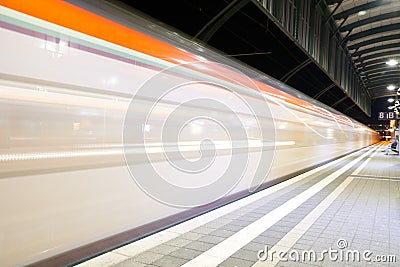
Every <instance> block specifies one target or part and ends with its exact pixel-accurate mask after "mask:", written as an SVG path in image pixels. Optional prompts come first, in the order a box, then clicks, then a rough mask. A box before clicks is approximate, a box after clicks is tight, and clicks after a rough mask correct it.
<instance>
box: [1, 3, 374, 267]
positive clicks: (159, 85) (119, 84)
mask: <svg viewBox="0 0 400 267" xmlns="http://www.w3.org/2000/svg"><path fill="white" fill-rule="evenodd" d="M1 4H2V5H1V7H0V10H1V30H0V36H1V42H0V51H1V52H0V53H1V62H0V92H1V93H0V102H1V105H0V129H1V131H0V166H1V168H0V214H1V220H0V262H1V266H23V265H29V264H35V263H38V262H42V263H43V262H46V260H47V261H48V262H51V260H52V259H53V260H54V262H57V261H56V259H60V257H58V258H57V256H59V255H64V256H65V255H66V258H67V259H69V260H71V261H76V262H79V260H80V259H82V257H86V256H90V255H95V254H96V253H100V252H101V251H98V250H99V248H102V249H103V250H107V248H112V247H113V246H114V247H115V246H117V245H118V244H117V243H116V240H118V242H119V244H121V243H123V242H129V241H130V240H134V239H137V238H140V237H142V236H145V235H147V234H149V233H151V232H154V231H157V230H159V229H162V228H164V227H167V226H169V225H172V224H174V223H176V222H178V221H182V220H185V219H187V218H189V217H190V216H194V215H196V214H199V213H201V212H205V211H206V210H207V209H210V208H213V207H216V206H218V205H222V204H223V203H227V202H228V201H232V200H235V199H237V198H239V197H242V196H244V195H246V194H250V193H251V192H253V191H254V190H256V189H260V188H263V186H264V187H265V186H266V185H267V186H268V185H271V184H274V183H276V182H278V181H280V179H282V177H286V178H287V177H290V176H291V175H293V174H295V173H298V172H301V171H302V170H304V169H307V168H311V167H313V166H316V165H318V164H321V163H323V162H326V161H328V160H331V159H334V158H336V157H339V156H342V155H345V154H347V153H349V152H352V151H355V150H357V149H360V148H363V147H365V146H368V145H371V144H373V143H375V142H377V141H378V134H377V133H376V132H374V131H372V130H371V129H370V128H368V127H366V126H364V125H362V124H360V123H358V122H357V121H354V120H352V119H350V118H348V117H346V116H344V115H343V114H340V113H339V112H337V111H335V110H333V109H331V108H329V107H327V106H325V105H323V104H321V103H319V102H317V101H315V100H312V99H311V98H309V97H307V96H306V95H304V94H302V93H300V92H298V91H296V90H294V89H292V88H289V87H287V86H286V85H284V84H282V83H280V82H279V81H276V80H274V79H272V78H270V77H268V76H267V75H265V74H263V73H260V72H258V71H256V70H254V69H252V68H250V67H248V66H246V65H243V64H241V63H240V62H238V61H234V60H232V59H229V58H227V57H224V55H223V54H221V53H219V52H218V51H215V50H213V49H210V48H207V47H204V46H202V45H201V44H199V43H196V42H193V41H190V40H189V39H188V38H186V37H185V36H183V35H182V34H180V33H177V32H174V31H172V30H168V29H164V28H161V27H160V26H157V25H156V24H154V23H152V22H151V21H148V20H146V19H144V18H142V17H140V16H138V15H135V14H133V13H132V12H128V11H126V10H124V9H123V8H121V7H119V6H118V5H117V4H115V3H112V2H110V1H94V0H92V1H75V0H71V1H59V0H35V1H13V0H2V1H1ZM265 153H267V154H265ZM232 161H233V164H232ZM242 161H244V162H245V165H243V166H241V164H242ZM238 162H240V164H239V167H240V169H237V166H236V165H237V163H238ZM191 164H195V166H192V165H191ZM196 164H197V165H196ZM171 166H172V167H171ZM235 166H236V167H235ZM232 168H236V169H235V171H232ZM237 171H238V172H239V173H240V175H239V176H238V177H233V176H235V175H236V174H235V172H237ZM157 175H159V177H158V178H162V179H159V180H157V177H151V176H157ZM257 175H258V178H255V176H257ZM147 176H148V177H147ZM166 176H169V177H166ZM230 176H232V177H231V178H230ZM220 177H222V178H223V179H219V178H220ZM153 178H154V179H153ZM164 178H165V179H164ZM148 181H150V182H148ZM157 181H160V182H161V183H163V185H162V186H161V187H160V186H159V185H158V184H154V183H155V182H157ZM165 181H167V182H165ZM227 184H229V185H228V186H227ZM149 186H150V187H154V188H156V189H157V188H158V189H159V191H154V192H153V191H152V190H153V189H154V188H149ZM169 186H171V188H170V187H169ZM160 188H161V189H160ZM202 188H208V189H211V190H208V191H209V192H210V194H207V193H206V194H203V193H204V191H201V189H202ZM221 188H222V189H221ZM170 189H171V190H172V191H171V192H173V194H180V193H182V195H178V196H177V195H174V196H171V195H173V194H172V193H171V192H170V191H169V190H170ZM180 189H182V190H181V191H179V190H180ZM197 189H198V190H199V191H192V190H197ZM214 189H215V190H214ZM220 189H221V190H220ZM174 190H177V191H174ZM211 191H213V192H211ZM214 191H215V192H214ZM193 192H195V193H193ZM206 192H207V191H206ZM157 194H160V195H159V196H158V195H157ZM163 194H165V195H163ZM204 195H205V196H204ZM104 240H106V241H107V240H108V242H104V243H105V244H107V246H108V247H102V246H101V245H99V244H100V243H99V242H101V241H104ZM93 244H97V245H98V246H97V251H96V248H94V246H93ZM82 248H85V249H86V250H84V249H82ZM82 251H86V254H85V255H84V254H82V253H83V252H82ZM72 252H74V253H75V254H74V255H75V256H74V255H72V254H73V253H72ZM80 253H81V254H80ZM68 256H69V257H68ZM74 257H75V258H74ZM61 258H62V257H61ZM64 258H65V257H64ZM53 266H54V265H53Z"/></svg>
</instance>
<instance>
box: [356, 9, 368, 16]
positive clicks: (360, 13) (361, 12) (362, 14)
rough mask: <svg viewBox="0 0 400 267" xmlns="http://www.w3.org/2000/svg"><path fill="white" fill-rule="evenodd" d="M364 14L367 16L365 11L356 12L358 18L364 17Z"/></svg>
mask: <svg viewBox="0 0 400 267" xmlns="http://www.w3.org/2000/svg"><path fill="white" fill-rule="evenodd" d="M365 14H367V11H365V10H361V11H358V15H359V16H364V15H365Z"/></svg>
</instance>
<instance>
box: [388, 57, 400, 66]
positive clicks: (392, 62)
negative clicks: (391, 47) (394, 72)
mask: <svg viewBox="0 0 400 267" xmlns="http://www.w3.org/2000/svg"><path fill="white" fill-rule="evenodd" d="M386 64H388V65H389V66H396V65H397V64H399V62H398V61H397V60H395V59H391V60H389V61H387V62H386Z"/></svg>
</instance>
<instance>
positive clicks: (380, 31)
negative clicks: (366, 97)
mask: <svg viewBox="0 0 400 267" xmlns="http://www.w3.org/2000/svg"><path fill="white" fill-rule="evenodd" d="M326 2H327V4H328V5H329V8H330V10H331V14H332V18H333V19H334V20H335V21H336V24H337V25H338V31H339V32H340V33H341V35H342V37H343V40H344V42H343V45H344V46H346V47H347V48H348V50H349V51H350V53H351V56H352V57H353V60H354V63H355V65H356V66H357V69H358V70H359V73H360V75H361V77H362V79H363V81H364V83H365V86H366V87H367V89H368V91H369V93H370V95H371V97H372V98H373V99H375V98H380V97H385V96H395V95H396V94H397V88H399V87H400V65H397V66H389V65H387V64H386V63H385V62H387V61H389V60H390V59H398V61H400V60H399V58H400V1H399V0H376V1H366V0H327V1H326ZM389 84H392V85H395V86H396V90H392V91H390V90H388V89H387V86H388V85H389Z"/></svg>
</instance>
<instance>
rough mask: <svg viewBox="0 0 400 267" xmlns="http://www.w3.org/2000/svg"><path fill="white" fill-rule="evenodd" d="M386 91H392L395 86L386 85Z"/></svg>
mask: <svg viewBox="0 0 400 267" xmlns="http://www.w3.org/2000/svg"><path fill="white" fill-rule="evenodd" d="M386 88H387V89H388V90H394V89H396V86H394V85H392V84H391V85H388V87H386Z"/></svg>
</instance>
